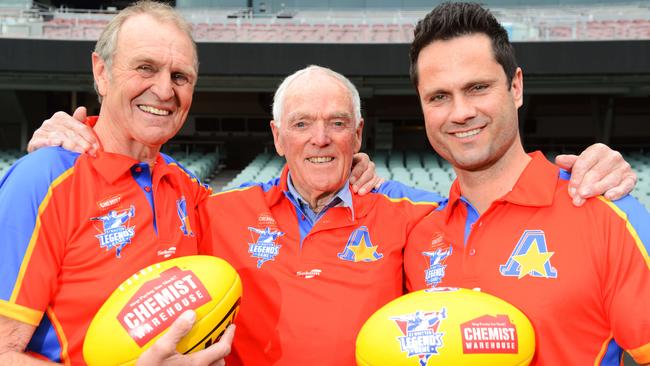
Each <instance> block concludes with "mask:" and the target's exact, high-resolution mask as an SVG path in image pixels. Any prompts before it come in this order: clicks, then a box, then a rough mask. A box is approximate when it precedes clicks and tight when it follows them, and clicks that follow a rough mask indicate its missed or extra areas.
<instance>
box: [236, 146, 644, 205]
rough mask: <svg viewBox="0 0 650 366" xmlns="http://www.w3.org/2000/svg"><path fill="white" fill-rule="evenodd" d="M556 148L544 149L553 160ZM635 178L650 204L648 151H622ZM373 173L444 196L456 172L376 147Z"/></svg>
mask: <svg viewBox="0 0 650 366" xmlns="http://www.w3.org/2000/svg"><path fill="white" fill-rule="evenodd" d="M557 154H559V152H554V151H550V152H547V153H546V156H547V158H548V159H549V160H551V161H552V160H553V159H554V157H555V156H556V155H557ZM625 158H626V159H627V160H628V161H629V162H630V164H631V165H632V167H633V168H634V170H635V171H636V173H637V174H638V177H639V180H638V183H637V186H636V188H635V190H634V191H633V192H632V195H633V196H634V197H636V198H637V199H638V200H639V201H640V202H641V203H643V204H644V205H645V206H646V207H649V208H650V152H645V153H642V152H636V153H630V154H626V155H625ZM372 159H373V161H374V162H375V166H376V170H377V174H378V175H379V176H381V177H383V178H385V179H392V180H396V181H399V182H402V183H404V184H407V185H409V186H412V187H415V188H419V189H423V190H427V191H435V192H438V193H440V194H442V195H444V196H446V195H447V194H448V192H449V189H450V188H451V184H452V182H453V181H454V179H455V177H456V175H455V173H454V170H453V169H452V167H451V165H450V164H449V163H448V162H447V161H445V160H444V159H442V158H440V157H439V156H438V155H436V154H435V153H433V152H430V151H413V150H411V151H399V150H392V151H389V150H380V151H377V152H375V153H374V154H373V155H372ZM284 164H285V161H284V159H283V158H281V157H279V156H277V155H275V154H272V153H268V152H265V153H262V154H259V155H258V156H257V157H255V159H253V161H251V162H250V163H249V164H248V165H247V166H246V167H245V168H244V169H243V170H242V171H240V172H239V173H238V174H237V175H236V176H235V178H234V179H232V180H231V181H230V182H228V183H227V184H226V185H225V186H224V187H223V190H227V189H232V188H237V187H239V186H240V185H241V184H244V183H247V182H267V181H269V180H271V179H272V178H275V177H278V176H279V175H280V172H281V170H282V167H283V166H284Z"/></svg>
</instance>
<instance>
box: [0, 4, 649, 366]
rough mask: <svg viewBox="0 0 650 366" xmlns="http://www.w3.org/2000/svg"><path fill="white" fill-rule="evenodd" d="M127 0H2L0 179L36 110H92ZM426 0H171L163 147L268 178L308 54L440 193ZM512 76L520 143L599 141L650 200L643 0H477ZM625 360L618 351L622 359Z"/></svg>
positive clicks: (393, 164)
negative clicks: (195, 70) (423, 88)
mask: <svg viewBox="0 0 650 366" xmlns="http://www.w3.org/2000/svg"><path fill="white" fill-rule="evenodd" d="M128 3H129V2H128V1H82V0H78V1H74V0H67V1H66V0H63V1H54V0H52V1H40V2H36V1H29V0H0V106H2V113H1V114H0V175H1V174H4V172H5V171H6V169H7V168H8V166H9V165H11V163H12V162H13V161H15V160H16V159H17V158H18V157H20V156H21V155H22V154H24V150H25V147H26V142H27V140H28V138H29V136H31V134H32V132H33V131H34V129H36V128H37V127H38V126H39V125H40V123H41V121H42V120H43V119H44V118H45V117H47V116H50V115H51V114H52V113H54V112H55V111H57V110H65V111H72V110H74V108H75V107H77V106H79V105H85V106H88V107H89V111H90V112H91V113H96V112H97V111H98V103H97V99H96V96H95V94H94V92H93V89H92V79H91V73H90V57H89V56H90V52H91V50H92V48H93V46H94V41H95V40H96V38H97V37H98V35H99V33H100V32H101V29H102V27H103V26H104V25H105V24H106V23H107V22H108V21H109V20H110V18H111V17H112V16H113V15H114V14H115V12H116V11H117V10H119V9H120V8H122V7H124V6H125V5H126V4H128ZM436 3H437V1H426V0H327V1H317V0H178V1H176V2H173V5H175V6H176V7H177V8H178V9H180V10H181V11H182V12H183V13H184V15H185V16H186V18H187V19H188V20H190V22H191V23H192V25H193V28H194V37H195V39H196V40H197V42H198V46H199V55H200V60H201V70H200V74H201V77H200V79H199V82H198V85H197V87H196V93H195V97H194V104H193V106H192V110H191V112H190V116H189V118H188V121H187V123H186V125H185V126H184V128H183V129H182V130H181V132H180V133H179V134H178V136H177V137H176V138H174V139H173V140H172V141H170V142H169V143H168V144H167V145H166V146H165V151H166V152H168V153H171V154H172V155H173V156H175V157H176V158H177V159H179V160H180V161H181V162H182V163H184V164H185V165H186V166H187V167H188V168H190V169H192V170H193V171H194V172H196V173H197V174H198V175H199V176H200V177H201V178H202V179H203V180H204V181H206V182H209V183H210V184H211V185H213V187H214V188H215V189H217V190H221V189H223V188H228V187H233V186H237V185H239V184H240V183H243V182H246V181H266V180H268V179H270V178H272V177H275V176H277V175H278V173H279V171H280V169H281V168H282V166H283V164H284V162H283V160H282V159H280V158H278V157H277V156H276V155H275V152H274V149H273V143H272V136H271V133H270V129H269V126H268V123H269V120H270V116H271V111H270V104H271V100H272V93H273V91H274V89H275V87H276V86H277V85H278V84H279V82H280V80H281V79H282V78H283V76H286V75H288V74H289V73H291V72H293V71H295V70H297V69H299V68H302V67H304V66H306V65H309V64H319V65H323V66H328V67H331V68H333V69H335V70H337V71H339V72H341V73H343V74H345V75H347V76H348V77H350V78H351V80H352V81H353V82H354V83H355V84H356V85H357V87H358V88H359V91H360V93H361V97H362V104H363V105H362V108H363V114H364V117H365V121H366V127H365V131H364V151H366V152H368V153H369V154H370V155H371V156H372V158H373V159H374V161H375V163H376V164H377V171H378V173H379V174H380V175H382V176H383V177H386V178H392V179H396V180H399V181H402V182H404V183H407V184H411V185H414V186H416V187H419V188H423V189H430V190H436V191H439V192H441V193H446V192H447V190H448V189H449V185H450V183H451V181H452V179H453V171H452V170H451V168H450V167H449V165H448V164H446V163H445V162H444V161H443V160H441V159H439V158H438V157H437V156H436V155H435V153H434V152H433V151H432V149H431V148H430V146H429V144H428V142H427V141H426V137H425V134H424V125H423V122H422V116H421V113H420V109H419V105H418V101H417V98H416V96H415V93H414V90H413V88H412V86H411V84H410V82H409V79H408V48H409V42H410V40H411V39H412V33H413V28H414V25H415V23H416V21H417V20H418V19H419V18H420V17H422V16H423V15H424V14H426V13H427V12H428V11H429V10H430V9H431V8H432V7H433V6H434V5H435V4H436ZM484 3H485V5H487V6H489V7H490V8H491V9H492V10H493V12H494V13H495V15H496V16H497V17H498V18H499V20H500V21H501V22H502V23H503V25H504V26H505V27H506V29H507V30H508V31H509V33H510V37H511V39H512V40H513V41H514V43H515V48H516V52H517V56H518V60H519V62H520V64H521V66H522V68H523V70H524V75H525V102H524V107H523V108H522V109H521V111H520V124H521V134H522V138H523V141H524V144H525V146H526V147H527V149H529V150H532V149H541V150H543V151H544V152H545V153H546V154H547V156H549V158H552V157H553V156H554V155H555V154H558V153H562V152H575V151H579V150H581V149H583V148H585V147H586V146H588V145H589V144H591V143H593V142H605V143H607V144H609V145H610V146H612V147H614V148H616V149H618V150H620V151H621V152H623V153H624V155H625V156H626V158H627V159H628V161H630V163H632V165H633V167H634V168H635V170H636V171H637V172H638V174H639V183H638V186H637V188H636V190H635V191H634V193H633V194H634V195H635V196H636V197H637V198H639V199H640V200H641V201H642V202H644V203H645V204H646V206H649V207H650V98H649V96H650V3H649V2H648V1H642V2H629V1H620V0H608V1H598V0H546V1H543V0H494V1H492V0H486V1H484ZM627 364H629V365H632V364H634V363H633V362H632V361H630V360H629V359H627V360H626V365H627Z"/></svg>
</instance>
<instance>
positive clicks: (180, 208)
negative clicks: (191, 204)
mask: <svg viewBox="0 0 650 366" xmlns="http://www.w3.org/2000/svg"><path fill="white" fill-rule="evenodd" d="M176 213H178V218H179V219H180V220H181V226H179V229H181V232H182V233H183V235H185V236H194V231H192V226H191V225H190V218H189V217H187V202H186V201H185V196H181V198H180V199H179V200H177V201H176Z"/></svg>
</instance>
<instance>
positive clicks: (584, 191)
mask: <svg viewBox="0 0 650 366" xmlns="http://www.w3.org/2000/svg"><path fill="white" fill-rule="evenodd" d="M555 163H556V164H557V165H559V166H560V167H562V168H564V169H567V170H570V171H571V181H570V182H569V195H570V196H571V197H572V198H573V204H574V205H575V206H582V204H583V203H585V200H586V199H587V198H589V197H594V196H597V195H599V194H602V195H604V196H605V197H606V198H607V199H610V200H616V199H619V198H621V197H623V196H625V195H626V194H628V193H630V192H631V191H632V189H634V185H635V184H636V179H637V177H636V173H634V171H633V170H632V167H631V166H630V164H629V163H628V162H627V161H625V160H624V159H623V156H622V155H621V153H619V152H618V151H615V150H612V149H610V148H609V147H608V146H607V145H604V144H594V145H591V146H589V147H588V148H587V149H586V150H585V151H583V152H582V154H580V156H576V155H558V156H557V157H556V158H555Z"/></svg>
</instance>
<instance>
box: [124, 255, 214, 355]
mask: <svg viewBox="0 0 650 366" xmlns="http://www.w3.org/2000/svg"><path fill="white" fill-rule="evenodd" d="M211 300H212V298H211V297H210V293H209V292H208V290H207V289H206V288H205V285H204V284H203V283H202V282H201V280H200V279H199V278H198V277H197V276H196V274H195V273H194V272H192V271H190V270H182V269H180V268H178V267H172V268H170V269H168V270H166V271H164V272H162V273H161V274H160V277H158V278H154V279H152V280H150V281H147V282H146V283H145V284H143V285H142V287H140V289H139V290H138V291H137V292H136V293H135V294H134V295H133V296H132V297H131V299H130V300H129V301H128V302H127V305H126V306H125V307H124V308H123V309H122V310H121V311H120V313H119V314H118V320H119V322H120V324H121V325H122V327H123V328H124V330H126V331H127V332H128V333H129V335H130V336H131V338H133V340H134V341H135V342H136V343H137V344H138V345H139V346H140V347H143V346H144V345H145V344H147V342H149V341H150V340H152V339H153V338H154V337H156V336H157V335H159V334H160V333H161V332H163V331H164V330H165V329H167V328H168V327H169V326H170V325H171V324H172V323H173V322H174V320H176V318H178V317H179V316H180V315H181V314H182V313H183V312H184V311H186V310H195V309H198V308H199V307H201V306H202V305H204V304H207V303H208V302H209V301H211Z"/></svg>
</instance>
